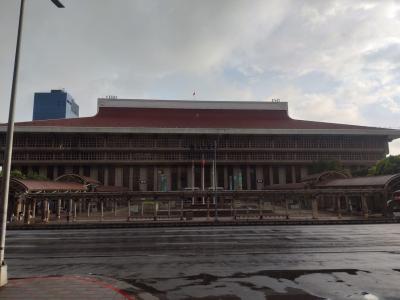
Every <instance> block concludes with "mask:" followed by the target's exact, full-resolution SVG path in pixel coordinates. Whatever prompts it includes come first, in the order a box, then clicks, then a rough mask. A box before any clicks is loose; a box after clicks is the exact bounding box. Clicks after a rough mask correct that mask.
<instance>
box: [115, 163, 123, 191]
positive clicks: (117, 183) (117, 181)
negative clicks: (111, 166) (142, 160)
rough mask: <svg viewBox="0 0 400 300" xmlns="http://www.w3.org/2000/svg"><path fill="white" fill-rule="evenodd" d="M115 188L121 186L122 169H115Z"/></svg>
mask: <svg viewBox="0 0 400 300" xmlns="http://www.w3.org/2000/svg"><path fill="white" fill-rule="evenodd" d="M115 186H122V168H121V167H116V168H115Z"/></svg>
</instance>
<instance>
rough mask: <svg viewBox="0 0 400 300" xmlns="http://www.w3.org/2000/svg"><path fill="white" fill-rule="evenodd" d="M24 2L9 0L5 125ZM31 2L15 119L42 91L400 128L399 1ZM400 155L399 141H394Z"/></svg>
mask: <svg viewBox="0 0 400 300" xmlns="http://www.w3.org/2000/svg"><path fill="white" fill-rule="evenodd" d="M18 2H19V1H16V0H0V41H1V43H0V66H1V68H0V122H6V121H7V115H8V103H9V98H10V91H11V78H12V67H13V59H14V49H15V41H16V33H17V21H18ZM62 2H63V3H64V5H65V6H66V8H65V9H57V8H56V7H55V6H54V5H53V4H52V3H51V2H50V0H27V1H26V4H27V5H26V10H25V23H24V27H23V42H22V53H21V65H20V66H21V68H20V80H19V87H18V98H17V101H18V105H17V112H16V119H17V120H18V121H20V120H31V118H32V103H33V93H34V92H37V91H49V90H50V89H57V88H65V89H66V90H67V91H68V92H69V93H70V94H71V95H72V96H73V97H74V98H75V100H76V101H77V102H78V104H79V106H80V112H81V113H80V115H81V116H90V115H93V114H95V113H96V110H97V106H96V105H97V104H96V103H97V98H99V97H104V96H107V95H116V96H118V97H119V98H157V99H192V93H193V91H194V90H195V91H196V98H197V99H204V100H259V101H265V100H268V101H269V100H271V99H272V98H279V99H281V101H287V102H289V113H290V115H291V116H292V117H293V118H299V119H306V120H316V121H327V122H340V123H348V124H358V125H369V126H380V127H390V128H399V127H400V124H399V120H400V84H399V83H400V1H382V0H380V1H356V0H352V1H347V0H343V1H319V0H315V1H311V0H310V1H300V0H293V1H290V0H287V1H286V0H279V1H267V0H261V1H255V0H254V1H252V0H243V1H239V0H237V1H236V0H201V1H199V0H158V1H156V0H154V1H152V0H142V1H139V0H113V1H111V0H62ZM390 151H391V153H392V154H399V153H400V141H399V142H393V143H391V144H390Z"/></svg>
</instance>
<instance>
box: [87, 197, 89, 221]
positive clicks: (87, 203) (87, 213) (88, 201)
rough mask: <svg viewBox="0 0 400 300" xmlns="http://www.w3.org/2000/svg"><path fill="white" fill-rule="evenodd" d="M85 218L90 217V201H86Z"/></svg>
mask: <svg viewBox="0 0 400 300" xmlns="http://www.w3.org/2000/svg"><path fill="white" fill-rule="evenodd" d="M87 216H88V218H89V217H90V200H88V201H87Z"/></svg>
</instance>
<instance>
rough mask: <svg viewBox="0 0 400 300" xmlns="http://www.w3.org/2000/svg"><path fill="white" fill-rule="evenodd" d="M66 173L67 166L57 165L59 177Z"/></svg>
mask: <svg viewBox="0 0 400 300" xmlns="http://www.w3.org/2000/svg"><path fill="white" fill-rule="evenodd" d="M64 174H65V167H64V166H58V167H57V177H60V176H61V175H64Z"/></svg>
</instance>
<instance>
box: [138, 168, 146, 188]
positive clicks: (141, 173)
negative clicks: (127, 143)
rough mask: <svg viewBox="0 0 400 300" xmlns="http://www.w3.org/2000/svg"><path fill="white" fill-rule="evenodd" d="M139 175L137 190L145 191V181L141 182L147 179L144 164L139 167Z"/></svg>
mask: <svg viewBox="0 0 400 300" xmlns="http://www.w3.org/2000/svg"><path fill="white" fill-rule="evenodd" d="M139 176H140V184H139V190H141V191H145V190H147V183H143V182H146V180H147V169H146V167H145V166H143V167H140V171H139Z"/></svg>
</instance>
